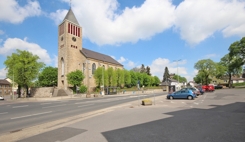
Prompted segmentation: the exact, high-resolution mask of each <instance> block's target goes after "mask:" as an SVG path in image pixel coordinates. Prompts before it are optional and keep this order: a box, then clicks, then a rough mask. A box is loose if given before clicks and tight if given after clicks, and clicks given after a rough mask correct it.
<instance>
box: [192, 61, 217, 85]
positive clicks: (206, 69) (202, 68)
mask: <svg viewBox="0 0 245 142" xmlns="http://www.w3.org/2000/svg"><path fill="white" fill-rule="evenodd" d="M194 67H195V69H197V70H198V71H199V72H200V73H201V74H202V76H201V77H203V80H204V81H205V84H209V82H208V78H209V76H215V70H216V64H215V62H214V61H212V60H211V59H203V60H199V61H198V62H197V63H196V64H195V66H194Z"/></svg>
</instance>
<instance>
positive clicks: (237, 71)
mask: <svg viewBox="0 0 245 142" xmlns="http://www.w3.org/2000/svg"><path fill="white" fill-rule="evenodd" d="M218 67H219V73H218V74H217V77H219V78H221V77H222V78H226V77H228V85H229V87H231V77H232V76H240V75H241V73H242V66H241V60H240V59H238V58H237V57H236V56H230V54H226V55H225V56H224V57H222V58H221V60H220V62H219V63H218Z"/></svg>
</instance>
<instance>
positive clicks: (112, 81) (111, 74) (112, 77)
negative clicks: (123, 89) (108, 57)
mask: <svg viewBox="0 0 245 142" xmlns="http://www.w3.org/2000/svg"><path fill="white" fill-rule="evenodd" d="M107 75H108V86H109V87H111V86H116V73H115V71H114V70H113V68H112V67H110V68H108V70H107Z"/></svg>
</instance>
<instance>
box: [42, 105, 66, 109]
mask: <svg viewBox="0 0 245 142" xmlns="http://www.w3.org/2000/svg"><path fill="white" fill-rule="evenodd" d="M65 105H66V104H62V105H56V106H47V107H43V108H51V107H59V106H65Z"/></svg>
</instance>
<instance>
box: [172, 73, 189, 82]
mask: <svg viewBox="0 0 245 142" xmlns="http://www.w3.org/2000/svg"><path fill="white" fill-rule="evenodd" d="M173 79H175V80H179V82H181V83H183V82H187V79H186V78H185V77H182V76H180V75H176V74H175V75H174V76H173Z"/></svg>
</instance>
